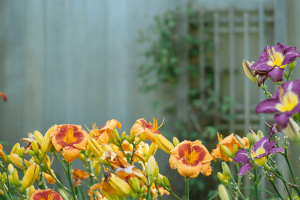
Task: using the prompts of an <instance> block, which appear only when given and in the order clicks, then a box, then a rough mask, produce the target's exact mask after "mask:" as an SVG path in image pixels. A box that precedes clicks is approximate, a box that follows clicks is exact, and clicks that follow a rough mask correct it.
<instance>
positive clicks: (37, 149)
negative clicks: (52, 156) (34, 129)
mask: <svg viewBox="0 0 300 200" xmlns="http://www.w3.org/2000/svg"><path fill="white" fill-rule="evenodd" d="M31 147H32V150H33V152H34V153H35V155H36V156H39V153H40V152H39V147H38V144H37V141H35V140H33V141H32V142H31Z"/></svg>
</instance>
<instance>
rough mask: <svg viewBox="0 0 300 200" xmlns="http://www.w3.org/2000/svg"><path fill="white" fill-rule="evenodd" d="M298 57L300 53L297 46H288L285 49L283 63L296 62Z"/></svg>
mask: <svg viewBox="0 0 300 200" xmlns="http://www.w3.org/2000/svg"><path fill="white" fill-rule="evenodd" d="M296 57H300V53H299V52H298V51H296V48H295V47H288V46H287V48H286V49H285V50H284V59H283V62H282V65H286V64H289V63H292V62H294V61H295V60H296Z"/></svg>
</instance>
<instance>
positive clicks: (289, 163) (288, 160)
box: [284, 148, 300, 197]
mask: <svg viewBox="0 0 300 200" xmlns="http://www.w3.org/2000/svg"><path fill="white" fill-rule="evenodd" d="M284 158H285V160H286V162H287V164H288V166H289V169H290V171H291V174H292V178H293V183H294V184H297V179H296V176H295V172H294V169H293V167H292V165H291V162H290V158H289V157H288V154H287V149H286V148H285V149H284ZM296 191H297V194H298V197H300V189H299V186H298V187H297V188H296Z"/></svg>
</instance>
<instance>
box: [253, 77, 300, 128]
mask: <svg viewBox="0 0 300 200" xmlns="http://www.w3.org/2000/svg"><path fill="white" fill-rule="evenodd" d="M299 100H300V79H297V80H296V81H287V82H285V83H283V84H281V85H280V87H279V89H278V90H277V91H276V93H275V94H273V96H272V97H271V98H270V99H266V100H264V101H262V102H260V103H259V104H258V105H257V107H256V108H255V111H256V113H278V114H276V115H275V116H274V121H275V123H276V124H278V125H279V127H281V128H282V129H284V128H286V127H287V125H288V123H289V118H290V117H291V116H292V115H293V114H295V113H298V112H300V103H299Z"/></svg>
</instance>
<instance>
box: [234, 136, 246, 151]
mask: <svg viewBox="0 0 300 200" xmlns="http://www.w3.org/2000/svg"><path fill="white" fill-rule="evenodd" d="M235 138H236V140H237V141H238V143H239V144H240V145H241V147H242V148H244V149H245V148H246V145H245V143H244V141H243V140H242V138H241V137H240V136H238V135H235Z"/></svg>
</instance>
